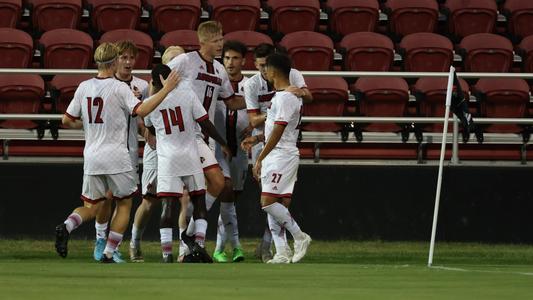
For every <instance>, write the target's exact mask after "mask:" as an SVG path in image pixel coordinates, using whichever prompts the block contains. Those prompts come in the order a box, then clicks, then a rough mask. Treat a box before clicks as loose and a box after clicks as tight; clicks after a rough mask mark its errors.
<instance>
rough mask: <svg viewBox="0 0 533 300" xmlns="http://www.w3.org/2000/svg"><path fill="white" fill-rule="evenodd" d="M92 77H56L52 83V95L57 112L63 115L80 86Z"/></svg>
mask: <svg viewBox="0 0 533 300" xmlns="http://www.w3.org/2000/svg"><path fill="white" fill-rule="evenodd" d="M92 77H93V76H91V75H56V76H54V78H53V79H52V81H50V95H51V97H52V99H53V100H54V104H55V112H56V113H59V114H63V113H65V112H66V111H67V107H68V105H69V103H70V100H72V98H73V97H74V92H75V91H76V89H77V88H78V85H79V84H80V83H81V82H82V81H85V80H88V79H90V78H92Z"/></svg>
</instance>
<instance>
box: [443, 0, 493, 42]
mask: <svg viewBox="0 0 533 300" xmlns="http://www.w3.org/2000/svg"><path fill="white" fill-rule="evenodd" d="M444 5H445V11H447V14H448V30H449V32H450V34H452V36H454V37H456V38H457V39H461V38H463V37H465V36H468V35H471V34H475V33H490V32H492V31H493V30H494V24H495V23H496V18H497V16H498V7H497V6H496V2H495V1H494V0H468V1H465V0H447V1H446V3H445V4H444Z"/></svg>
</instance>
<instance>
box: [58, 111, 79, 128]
mask: <svg viewBox="0 0 533 300" xmlns="http://www.w3.org/2000/svg"><path fill="white" fill-rule="evenodd" d="M61 122H62V123H63V125H65V126H67V127H68V128H73V129H82V128H83V122H82V121H81V120H80V119H76V118H74V117H72V116H70V115H67V114H64V115H63V119H62V120H61Z"/></svg>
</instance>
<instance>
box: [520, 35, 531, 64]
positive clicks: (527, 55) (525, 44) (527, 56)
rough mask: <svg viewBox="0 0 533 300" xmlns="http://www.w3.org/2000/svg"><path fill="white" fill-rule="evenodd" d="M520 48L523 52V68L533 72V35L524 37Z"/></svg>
mask: <svg viewBox="0 0 533 300" xmlns="http://www.w3.org/2000/svg"><path fill="white" fill-rule="evenodd" d="M518 48H519V49H520V51H521V52H522V70H523V71H524V72H527V73H533V36H528V37H526V38H525V39H523V40H522V42H521V43H520V45H519V46H518Z"/></svg>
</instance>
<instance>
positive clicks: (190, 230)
mask: <svg viewBox="0 0 533 300" xmlns="http://www.w3.org/2000/svg"><path fill="white" fill-rule="evenodd" d="M195 230H196V228H195V227H194V218H193V217H191V219H190V220H189V225H187V232H186V233H185V234H186V235H188V236H193V235H194V231H195Z"/></svg>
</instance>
